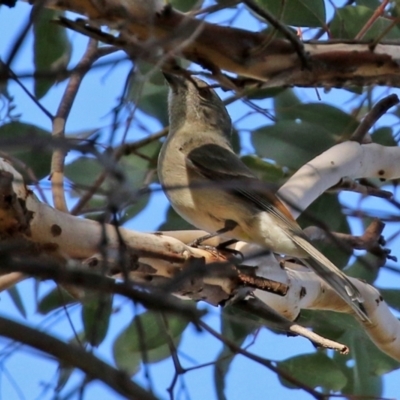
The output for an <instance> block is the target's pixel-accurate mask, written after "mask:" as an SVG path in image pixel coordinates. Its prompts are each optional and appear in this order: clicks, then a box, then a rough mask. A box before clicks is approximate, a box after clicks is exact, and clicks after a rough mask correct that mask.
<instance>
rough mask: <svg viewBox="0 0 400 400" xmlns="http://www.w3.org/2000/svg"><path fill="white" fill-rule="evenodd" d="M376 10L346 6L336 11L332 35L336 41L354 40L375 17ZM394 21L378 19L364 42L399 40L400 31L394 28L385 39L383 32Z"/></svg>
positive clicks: (332, 23)
mask: <svg viewBox="0 0 400 400" xmlns="http://www.w3.org/2000/svg"><path fill="white" fill-rule="evenodd" d="M374 13H375V10H373V9H371V8H369V7H366V6H346V7H340V8H337V9H336V12H335V16H334V18H333V20H332V22H331V24H330V29H329V30H330V33H331V35H332V38H334V39H354V38H355V37H356V36H357V34H358V33H359V32H360V30H361V29H362V28H363V27H364V26H365V24H366V23H367V22H368V21H369V20H370V19H371V17H372V16H373V15H374ZM391 24H392V21H391V20H390V19H389V18H384V17H378V18H376V19H375V22H374V23H373V24H372V26H371V27H369V29H368V30H367V32H366V33H365V35H364V36H363V40H374V39H377V38H380V39H399V38H400V30H399V28H398V27H397V26H392V27H391V29H390V31H389V32H387V33H386V34H385V35H384V36H383V38H382V37H381V36H382V34H383V32H385V31H386V29H388V28H389V26H390V25H391Z"/></svg>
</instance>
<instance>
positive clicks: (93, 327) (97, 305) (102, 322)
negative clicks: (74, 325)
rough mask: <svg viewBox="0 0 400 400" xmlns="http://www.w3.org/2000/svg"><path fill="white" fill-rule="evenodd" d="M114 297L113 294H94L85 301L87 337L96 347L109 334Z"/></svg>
mask: <svg viewBox="0 0 400 400" xmlns="http://www.w3.org/2000/svg"><path fill="white" fill-rule="evenodd" d="M112 299H113V297H112V296H111V295H104V294H102V295H97V294H94V295H93V297H92V296H91V298H90V299H87V300H85V301H84V303H83V306H82V322H83V326H84V328H85V338H86V340H87V342H88V343H90V344H91V345H92V346H94V347H97V346H99V345H100V343H101V342H102V341H103V340H104V338H105V337H106V335H107V332H108V327H109V325H110V316H111V311H112V303H113V302H112Z"/></svg>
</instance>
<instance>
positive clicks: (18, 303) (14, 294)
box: [7, 286, 26, 318]
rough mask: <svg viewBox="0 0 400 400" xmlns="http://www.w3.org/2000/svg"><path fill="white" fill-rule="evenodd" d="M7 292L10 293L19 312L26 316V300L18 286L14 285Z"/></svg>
mask: <svg viewBox="0 0 400 400" xmlns="http://www.w3.org/2000/svg"><path fill="white" fill-rule="evenodd" d="M7 293H8V294H9V295H10V297H11V300H12V302H13V303H14V305H15V307H16V308H17V310H18V311H19V313H20V314H21V315H22V316H23V317H24V318H26V309H25V306H24V302H23V301H22V297H21V295H20V293H19V290H18V287H17V286H13V287H11V288H9V289H7Z"/></svg>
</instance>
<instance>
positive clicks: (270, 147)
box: [251, 120, 335, 170]
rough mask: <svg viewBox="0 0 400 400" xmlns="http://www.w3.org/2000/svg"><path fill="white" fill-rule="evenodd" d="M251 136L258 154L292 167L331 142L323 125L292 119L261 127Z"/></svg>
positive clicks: (311, 157) (331, 144)
mask: <svg viewBox="0 0 400 400" xmlns="http://www.w3.org/2000/svg"><path fill="white" fill-rule="evenodd" d="M251 139H252V143H253V146H254V148H255V150H256V153H257V154H258V155H259V156H261V157H264V158H267V159H271V160H274V161H275V162H276V163H277V164H279V165H282V166H286V167H288V168H291V169H294V170H297V169H298V168H300V167H301V166H302V165H304V164H305V163H306V162H308V161H310V160H311V159H313V158H314V157H316V156H317V155H318V154H320V153H321V152H323V151H325V150H327V149H329V148H330V147H332V146H333V145H334V144H335V140H334V138H333V136H332V135H331V134H330V132H329V131H328V130H327V129H326V128H321V127H319V126H317V125H316V124H313V123H310V122H297V121H292V120H284V121H278V122H277V123H276V124H274V125H267V126H264V127H261V128H259V129H257V130H255V131H254V132H253V133H252V136H251Z"/></svg>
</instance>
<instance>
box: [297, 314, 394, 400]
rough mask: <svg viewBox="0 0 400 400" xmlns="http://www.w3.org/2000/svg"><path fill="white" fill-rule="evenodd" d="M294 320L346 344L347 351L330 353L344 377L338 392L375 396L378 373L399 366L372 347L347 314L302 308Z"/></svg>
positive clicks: (377, 387) (373, 345)
mask: <svg viewBox="0 0 400 400" xmlns="http://www.w3.org/2000/svg"><path fill="white" fill-rule="evenodd" d="M298 323H299V324H300V325H302V326H309V327H311V328H312V329H313V331H315V332H316V333H318V334H319V335H321V336H323V337H327V338H329V339H332V340H335V341H337V342H339V343H344V344H346V345H347V346H348V347H349V348H350V353H349V354H347V355H343V354H338V353H334V356H333V359H334V360H335V361H336V363H337V364H338V365H339V366H340V367H341V370H342V372H343V373H344V374H345V375H346V377H347V384H346V386H345V387H344V388H343V389H342V393H351V394H355V395H356V394H357V395H370V396H378V397H379V396H380V390H381V379H380V378H378V376H379V375H382V374H385V373H387V372H389V371H393V370H394V369H398V368H399V367H400V363H399V362H398V361H396V360H394V359H392V358H391V357H389V356H388V355H386V354H385V353H383V352H382V351H381V350H379V349H378V348H377V347H376V345H375V344H374V343H373V342H372V341H371V339H370V338H369V336H368V335H367V334H366V332H365V330H364V329H363V327H362V326H361V325H360V324H359V323H358V322H357V321H356V320H355V318H354V317H352V316H350V315H346V314H340V313H336V312H329V311H324V312H322V311H306V310H304V311H302V312H301V315H300V319H299V321H298ZM352 360H354V361H352Z"/></svg>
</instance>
